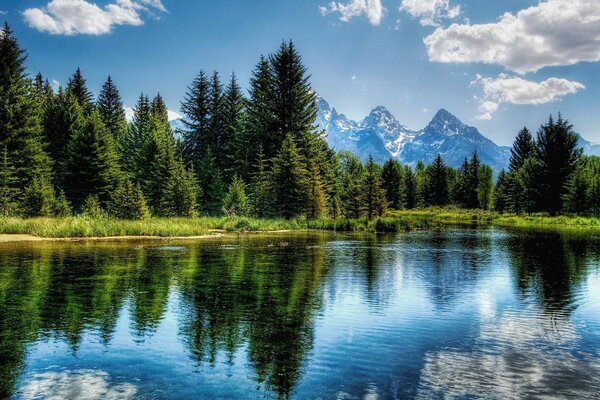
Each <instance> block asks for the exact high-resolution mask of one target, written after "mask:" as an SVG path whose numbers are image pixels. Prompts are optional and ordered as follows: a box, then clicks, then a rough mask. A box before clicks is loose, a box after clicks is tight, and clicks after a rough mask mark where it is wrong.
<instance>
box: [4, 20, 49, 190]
mask: <svg viewBox="0 0 600 400" xmlns="http://www.w3.org/2000/svg"><path fill="white" fill-rule="evenodd" d="M26 58H27V56H26V54H25V51H24V50H22V49H21V48H20V46H19V44H18V42H17V41H16V39H15V38H14V37H13V33H12V30H11V29H10V27H9V26H8V24H6V25H5V26H4V28H2V29H1V30H0V149H3V150H4V151H5V152H6V155H7V159H8V160H9V163H11V164H12V166H13V167H14V178H15V180H14V188H15V189H18V190H19V192H21V193H22V190H23V188H25V187H27V186H30V185H31V184H32V181H33V180H34V179H38V180H44V181H47V182H50V181H51V180H52V171H51V168H52V161H51V159H50V157H49V156H48V155H47V153H46V151H45V149H44V144H43V132H42V115H43V110H42V109H41V107H40V104H39V102H36V100H35V96H34V94H33V93H34V89H33V85H32V82H31V81H30V80H29V79H28V78H27V75H26V72H25V66H24V62H25V59H26ZM19 198H21V199H22V198H23V196H19Z"/></svg>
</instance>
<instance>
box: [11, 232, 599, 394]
mask: <svg viewBox="0 0 600 400" xmlns="http://www.w3.org/2000/svg"><path fill="white" fill-rule="evenodd" d="M598 396H600V236H598V235H594V234H587V235H584V234H567V233H563V234H558V233H527V232H519V231H505V230H500V229H490V230H477V231H476V230H468V229H467V230H463V229H449V230H442V231H439V232H414V233H408V234H401V235H398V236H375V235H372V236H369V235H361V236H359V235H333V234H319V233H315V234H293V235H289V236H281V235H277V236H276V235H270V236H256V237H244V238H242V239H239V240H238V239H223V240H214V241H205V242H201V243H200V242H172V243H171V242H165V243H163V242H121V243H96V244H91V243H41V244H34V243H31V244H18V245H17V244H4V245H0V398H14V399H38V398H39V399H78V398H85V399H96V398H97V399H257V398H266V399H270V398H294V399H371V400H373V399H394V398H421V399H430V398H462V399H467V398H468V399H471V398H498V399H506V398H552V399H554V398H567V397H571V398H598Z"/></svg>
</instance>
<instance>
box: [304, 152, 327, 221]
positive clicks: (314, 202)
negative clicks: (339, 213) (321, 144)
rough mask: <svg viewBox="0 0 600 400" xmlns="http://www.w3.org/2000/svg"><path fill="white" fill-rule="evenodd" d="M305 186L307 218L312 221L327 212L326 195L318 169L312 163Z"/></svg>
mask: <svg viewBox="0 0 600 400" xmlns="http://www.w3.org/2000/svg"><path fill="white" fill-rule="evenodd" d="M307 185H308V192H307V193H306V195H307V199H306V200H307V206H306V211H307V216H308V217H309V218H312V219H316V218H320V217H321V216H323V214H325V212H326V211H327V194H326V193H325V186H324V185H323V182H322V180H321V174H320V173H319V168H318V167H317V166H316V165H315V164H314V163H311V164H310V167H309V168H308V175H307Z"/></svg>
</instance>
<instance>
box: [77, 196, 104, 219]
mask: <svg viewBox="0 0 600 400" xmlns="http://www.w3.org/2000/svg"><path fill="white" fill-rule="evenodd" d="M81 215H83V216H84V217H88V218H93V219H97V218H103V217H104V216H105V213H104V210H103V209H102V206H100V200H98V196H96V195H95V194H91V195H89V196H88V197H87V198H86V199H85V201H84V202H83V206H82V207H81Z"/></svg>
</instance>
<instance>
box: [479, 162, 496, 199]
mask: <svg viewBox="0 0 600 400" xmlns="http://www.w3.org/2000/svg"><path fill="white" fill-rule="evenodd" d="M477 174H478V186H477V200H478V202H479V206H478V207H479V208H480V209H482V210H488V209H489V208H490V207H491V206H492V194H493V191H494V182H493V179H492V169H491V168H490V167H489V166H488V165H482V166H481V167H479V171H478V173H477Z"/></svg>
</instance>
